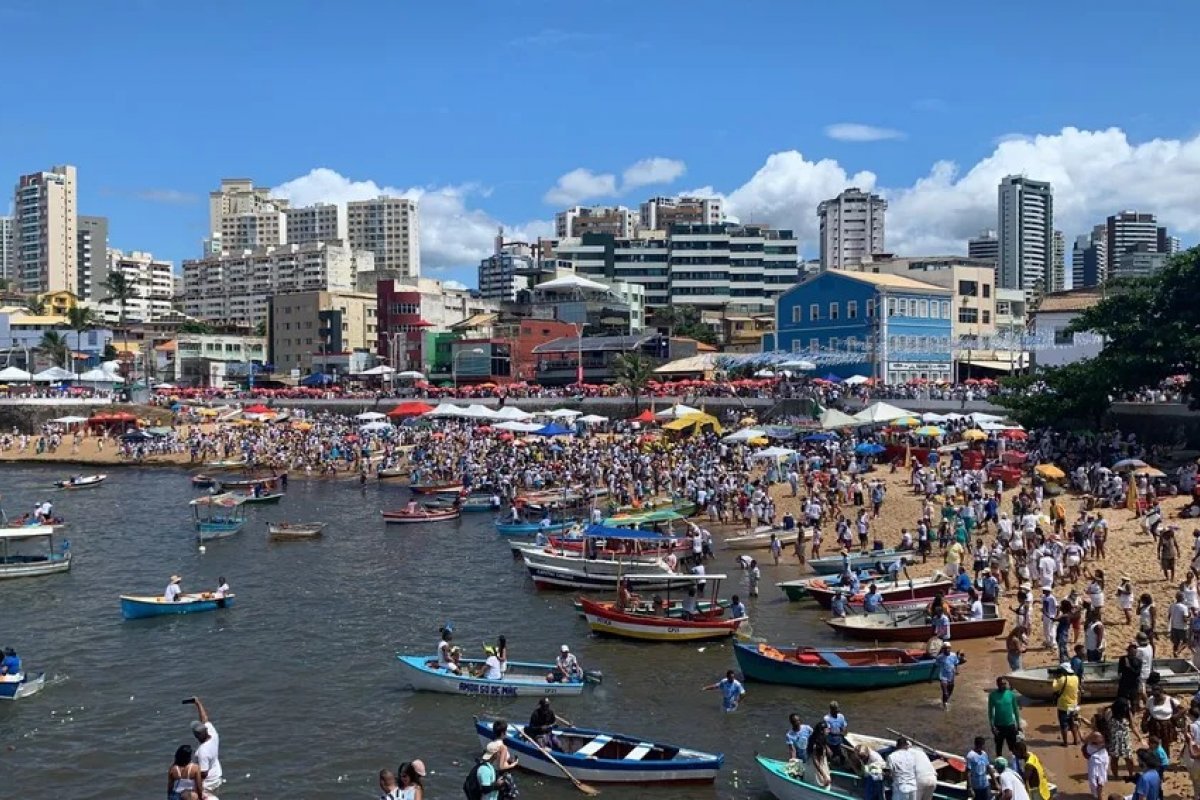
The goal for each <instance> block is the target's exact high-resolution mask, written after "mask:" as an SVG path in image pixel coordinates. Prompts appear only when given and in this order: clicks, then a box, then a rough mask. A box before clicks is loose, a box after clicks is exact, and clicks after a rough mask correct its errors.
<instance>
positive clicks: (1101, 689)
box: [1004, 658, 1200, 701]
mask: <svg viewBox="0 0 1200 800" xmlns="http://www.w3.org/2000/svg"><path fill="white" fill-rule="evenodd" d="M1050 669H1051V668H1049V667H1042V668H1040V669H1022V670H1017V671H1016V672H1010V673H1008V674H1007V675H1005V676H1004V677H1005V679H1007V680H1008V683H1009V685H1010V686H1012V688H1013V690H1014V691H1016V692H1018V693H1020V694H1023V695H1025V696H1026V697H1028V698H1030V699H1032V700H1053V699H1054V689H1053V683H1054V676H1053V675H1051V674H1050ZM1154 671H1155V672H1156V673H1158V676H1159V680H1160V685H1162V686H1163V687H1165V688H1166V690H1167V693H1168V694H1183V693H1186V694H1194V693H1195V692H1197V691H1200V670H1197V669H1196V667H1195V666H1194V665H1193V664H1192V662H1190V661H1188V660H1187V659H1186V658H1156V659H1154ZM1080 687H1081V688H1082V689H1083V698H1084V699H1085V700H1088V701H1097V700H1113V699H1115V698H1116V696H1117V662H1116V661H1100V662H1088V663H1085V664H1084V665H1083V680H1082V681H1081V682H1080Z"/></svg>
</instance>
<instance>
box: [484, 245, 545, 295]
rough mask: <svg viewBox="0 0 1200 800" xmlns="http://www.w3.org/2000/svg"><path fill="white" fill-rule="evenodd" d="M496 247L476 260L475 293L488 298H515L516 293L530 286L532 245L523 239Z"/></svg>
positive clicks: (532, 256) (532, 264) (532, 267)
mask: <svg viewBox="0 0 1200 800" xmlns="http://www.w3.org/2000/svg"><path fill="white" fill-rule="evenodd" d="M498 247H499V249H498V250H497V251H496V252H495V253H493V254H492V255H490V256H488V257H487V258H484V259H482V260H480V262H479V295H480V297H484V298H487V299H489V300H509V301H512V300H516V299H517V292H519V291H521V290H522V289H528V288H530V286H529V284H530V279H529V277H528V276H529V275H531V274H532V273H533V272H534V267H535V264H534V262H535V258H534V252H533V248H532V247H531V246H530V245H528V244H525V243H524V242H510V243H506V244H505V243H498Z"/></svg>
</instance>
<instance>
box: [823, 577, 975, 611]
mask: <svg viewBox="0 0 1200 800" xmlns="http://www.w3.org/2000/svg"><path fill="white" fill-rule="evenodd" d="M871 582H872V581H870V580H866V581H863V580H860V581H859V591H858V592H857V593H856V594H853V595H851V596H850V601H851V602H855V601H859V602H861V601H862V599H863V598H864V597H866V594H867V589H868V588H869V587H870V585H871ZM874 583H875V588H877V589H878V590H879V593H880V594H881V595H883V599H884V601H885V602H887V601H894V600H913V599H918V598H929V599H932V598H933V597H934V595H938V594H941V595H946V594H949V593H950V592H951V591H952V589H953V587H954V582H953V581H951V580H950V579H949V578H948V577H946V576H945V575H943V574H942V573H940V572H935V573H934V574H933V575H931V576H929V577H928V578H914V579H913V580H910V581H898V582H895V583H892V582H889V581H888V579H887V578H884V577H879V578H875V579H874ZM839 589H840V590H842V591H846V589H845V587H841V586H838V585H837V584H836V583H834V582H833V581H826V580H823V579H819V578H818V579H817V580H814V581H812V582H811V583H810V584H809V585H808V596H809V597H811V598H812V599H814V600H816V601H817V602H818V603H820V604H821V606H822V607H823V608H829V607H830V605H832V603H833V595H834V593H836V592H837V591H838V590H839Z"/></svg>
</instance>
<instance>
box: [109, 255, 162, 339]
mask: <svg viewBox="0 0 1200 800" xmlns="http://www.w3.org/2000/svg"><path fill="white" fill-rule="evenodd" d="M113 272H119V273H121V274H122V275H124V276H125V281H126V283H128V284H129V286H130V287H132V288H133V297H131V298H130V299H129V300H128V301H126V303H125V319H127V320H140V321H142V322H153V321H155V320H157V319H159V318H160V317H166V316H170V315H171V314H172V312H173V309H174V299H175V273H174V266H173V265H172V264H171V262H170V261H165V260H163V259H160V258H155V257H154V256H153V255H151V254H150V253H143V252H140V251H138V250H134V251H132V252H129V253H126V252H123V251H121V250H115V249H110V250H109V251H108V253H107V255H106V257H105V259H104V261H103V262H102V265H100V266H99V267H98V268H97V269H96V271H94V272H93V273H92V287H93V296H92V298H91V300H92V301H93V305H94V307H95V308H96V311H97V313H98V314H99V315H100V317H101V318H102V319H104V320H105V321H107V322H118V321H119V320H120V318H121V306H120V304H119V303H117V302H115V301H112V300H106V298H107V293H106V291H105V289H104V282H105V280H106V279H107V278H108V276H109V275H110V274H111V273H113Z"/></svg>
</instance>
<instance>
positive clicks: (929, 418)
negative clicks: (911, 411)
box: [921, 411, 950, 425]
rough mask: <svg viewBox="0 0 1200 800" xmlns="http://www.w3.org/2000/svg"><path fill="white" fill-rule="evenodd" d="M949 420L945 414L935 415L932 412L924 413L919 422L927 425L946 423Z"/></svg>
mask: <svg viewBox="0 0 1200 800" xmlns="http://www.w3.org/2000/svg"><path fill="white" fill-rule="evenodd" d="M949 419H950V417H949V415H947V414H935V413H933V412H932V411H926V412H925V413H924V414H922V415H921V422H924V423H925V424H926V425H929V424H931V423H934V422H947V421H948V420H949Z"/></svg>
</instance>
